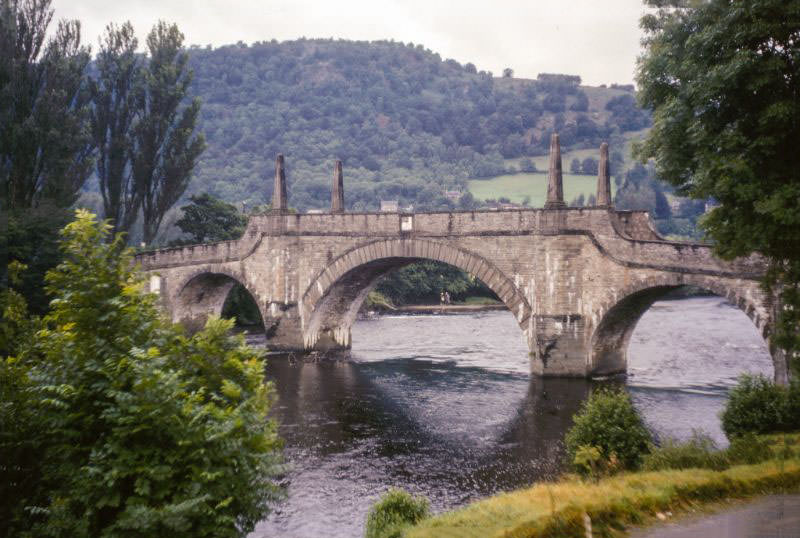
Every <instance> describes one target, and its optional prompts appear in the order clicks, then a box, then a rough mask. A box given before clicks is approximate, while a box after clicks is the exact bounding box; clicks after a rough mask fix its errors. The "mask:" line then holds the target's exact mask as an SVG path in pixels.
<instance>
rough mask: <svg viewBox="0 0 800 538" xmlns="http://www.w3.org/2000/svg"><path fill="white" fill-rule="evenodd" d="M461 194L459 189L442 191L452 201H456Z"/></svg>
mask: <svg viewBox="0 0 800 538" xmlns="http://www.w3.org/2000/svg"><path fill="white" fill-rule="evenodd" d="M461 194H462V193H461V191H444V197H445V198H447V199H448V200H450V201H453V202H458V200H459V199H460V198H461Z"/></svg>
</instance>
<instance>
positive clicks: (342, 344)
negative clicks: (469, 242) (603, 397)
mask: <svg viewBox="0 0 800 538" xmlns="http://www.w3.org/2000/svg"><path fill="white" fill-rule="evenodd" d="M421 260H433V261H439V262H443V263H447V264H449V265H452V266H455V267H457V268H459V269H462V270H463V271H466V272H467V273H469V274H471V275H474V276H475V277H477V278H479V279H480V280H481V281H482V282H483V283H484V284H486V286H488V287H489V288H490V289H491V290H492V291H493V292H494V293H495V294H497V296H498V297H499V298H500V300H501V301H503V303H505V305H506V306H507V307H508V309H509V310H510V311H511V312H512V314H513V315H514V317H515V318H516V320H517V323H518V324H519V325H520V327H521V328H522V330H523V332H524V333H525V336H526V339H527V340H530V339H529V338H528V330H527V325H528V320H529V319H530V316H531V307H530V305H529V304H528V301H527V299H526V298H525V296H524V295H523V293H522V291H521V290H520V289H519V288H518V287H517V285H516V284H515V283H514V281H513V280H511V279H510V278H509V277H508V276H507V275H506V274H505V273H504V272H503V271H502V270H500V269H499V268H498V267H497V266H495V265H494V264H493V263H491V262H489V261H488V260H486V258H484V257H483V256H481V255H480V254H477V253H475V252H471V251H469V250H466V249H464V248H461V247H458V246H454V245H452V244H446V243H441V242H438V241H433V240H427V239H388V240H378V241H372V242H369V243H363V244H360V245H357V246H355V247H353V248H351V249H349V250H348V251H346V252H344V253H343V254H341V255H340V256H339V257H337V258H335V259H333V260H331V261H330V263H328V264H327V266H326V267H325V269H323V270H322V271H321V272H319V273H318V274H317V275H316V276H315V277H314V278H313V279H312V280H311V283H310V284H309V286H308V287H307V288H306V290H305V292H304V293H303V295H302V297H301V299H300V302H299V305H298V306H299V308H300V318H301V321H302V328H303V345H304V347H305V348H306V349H320V350H326V349H334V348H349V347H350V344H351V342H350V328H351V327H352V325H353V322H354V321H355V318H356V315H357V313H358V309H359V308H360V306H361V304H362V303H363V302H364V299H365V298H366V296H367V294H368V293H369V292H370V291H371V290H372V289H373V288H374V287H375V285H376V284H377V283H378V281H379V280H380V278H381V277H383V276H384V275H386V274H388V273H390V272H391V271H394V270H395V269H399V268H401V267H404V266H405V265H408V264H410V263H413V262H415V261H421Z"/></svg>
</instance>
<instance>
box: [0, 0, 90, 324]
mask: <svg viewBox="0 0 800 538" xmlns="http://www.w3.org/2000/svg"><path fill="white" fill-rule="evenodd" d="M52 17H53V10H52V9H51V8H50V1H49V0H38V1H37V0H19V1H12V0H1V1H0V192H2V193H3V195H2V196H0V212H1V213H2V219H3V226H0V258H2V259H3V260H5V261H6V262H7V263H4V264H2V265H0V287H3V288H5V287H6V286H8V284H9V275H8V267H9V263H8V262H12V261H14V260H16V261H18V262H20V263H22V264H23V265H26V266H27V267H28V269H27V271H25V272H24V273H23V274H22V275H21V276H20V282H19V285H18V288H17V289H18V292H19V293H21V294H22V296H23V297H24V298H25V299H26V301H27V303H28V305H29V307H30V308H31V310H33V311H34V312H39V313H41V312H43V311H44V310H45V308H46V305H47V300H46V298H45V297H44V294H43V292H42V290H43V287H44V286H43V279H44V274H45V272H46V271H47V270H48V269H49V268H51V267H53V266H55V265H56V264H57V263H58V260H59V254H58V249H57V248H56V246H55V245H56V241H57V239H58V230H59V229H60V228H61V227H63V226H64V224H66V222H67V221H68V220H69V211H68V209H67V208H68V207H69V206H70V205H71V204H73V203H74V202H75V200H76V197H77V194H78V192H79V190H80V189H81V187H82V186H83V184H84V183H85V181H86V178H87V177H88V176H89V174H90V172H91V168H92V159H91V150H92V148H91V140H90V136H89V129H88V124H87V100H88V98H87V95H86V91H85V90H86V89H85V85H84V81H85V79H84V76H83V75H84V70H85V68H86V65H87V63H88V62H89V51H88V49H86V48H84V47H82V46H81V45H80V24H79V23H78V22H77V21H62V22H60V23H59V24H58V26H57V28H56V30H55V32H53V33H52V37H51V38H50V39H49V40H46V36H47V32H48V28H49V26H50V22H51V19H52Z"/></svg>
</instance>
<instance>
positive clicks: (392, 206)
mask: <svg viewBox="0 0 800 538" xmlns="http://www.w3.org/2000/svg"><path fill="white" fill-rule="evenodd" d="M381 211H382V212H384V213H397V212H399V211H400V207H399V204H398V202H397V200H381Z"/></svg>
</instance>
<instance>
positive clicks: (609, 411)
mask: <svg viewBox="0 0 800 538" xmlns="http://www.w3.org/2000/svg"><path fill="white" fill-rule="evenodd" d="M564 441H565V444H566V447H567V454H568V456H569V461H570V462H574V461H575V456H576V454H577V452H578V449H579V448H580V447H582V446H591V447H597V448H598V449H600V451H601V453H602V456H603V458H604V460H606V461H607V462H611V461H612V460H614V459H616V460H617V461H618V462H619V466H621V467H622V468H623V469H636V468H638V467H639V464H640V463H641V459H642V456H643V455H644V454H646V453H647V452H648V450H649V446H650V444H651V442H652V440H651V437H650V433H649V432H648V431H647V428H646V427H645V425H644V421H642V417H641V416H640V415H639V412H638V411H637V410H636V408H635V407H634V406H633V402H631V398H630V396H629V395H628V393H626V392H624V391H622V390H619V389H601V390H598V391H596V392H594V393H592V395H591V396H590V397H589V399H588V400H586V401H585V402H584V403H583V406H582V407H581V409H580V411H578V413H577V414H576V415H575V417H573V425H572V428H570V430H569V431H568V432H567V435H566V437H565V439H564Z"/></svg>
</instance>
